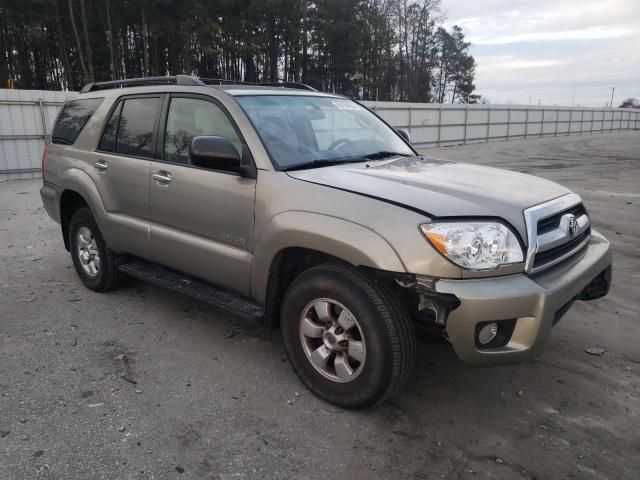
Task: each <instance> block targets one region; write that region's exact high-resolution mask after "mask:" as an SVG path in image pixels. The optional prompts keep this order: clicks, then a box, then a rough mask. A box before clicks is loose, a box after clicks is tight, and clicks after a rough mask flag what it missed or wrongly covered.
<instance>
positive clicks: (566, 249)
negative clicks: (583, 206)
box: [533, 229, 591, 269]
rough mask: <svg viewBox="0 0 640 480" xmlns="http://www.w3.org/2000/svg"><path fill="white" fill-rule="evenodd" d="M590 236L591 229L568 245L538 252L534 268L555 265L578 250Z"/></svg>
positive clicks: (564, 244)
mask: <svg viewBox="0 0 640 480" xmlns="http://www.w3.org/2000/svg"><path fill="white" fill-rule="evenodd" d="M590 236H591V229H587V230H586V231H584V232H582V233H581V234H580V235H578V236H577V237H575V238H573V239H571V240H569V241H568V242H567V243H563V244H562V245H559V246H557V247H554V248H552V249H550V250H546V251H544V252H538V253H537V254H536V256H535V259H534V261H533V268H534V269H538V268H541V267H544V266H545V265H548V264H550V263H553V262H554V261H555V260H557V259H559V258H562V257H563V256H565V255H567V254H568V253H571V251H572V250H573V249H575V248H577V247H578V246H579V245H580V244H581V243H583V242H584V241H585V240H587V239H588V238H589V237H590ZM573 253H578V251H577V250H576V251H575V252H573Z"/></svg>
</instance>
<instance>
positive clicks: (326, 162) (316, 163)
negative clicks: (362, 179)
mask: <svg viewBox="0 0 640 480" xmlns="http://www.w3.org/2000/svg"><path fill="white" fill-rule="evenodd" d="M367 160H368V159H367V158H364V157H362V158H355V159H351V158H349V159H345V158H336V159H320V160H311V161H310V162H302V163H296V164H294V165H289V166H288V167H284V168H283V169H282V171H283V172H290V171H292V170H305V169H307V168H318V167H329V166H331V165H338V164H340V163H351V162H366V161H367Z"/></svg>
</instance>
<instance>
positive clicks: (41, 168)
mask: <svg viewBox="0 0 640 480" xmlns="http://www.w3.org/2000/svg"><path fill="white" fill-rule="evenodd" d="M48 151H49V144H48V143H45V144H44V150H43V151H42V162H41V167H40V173H41V174H42V181H43V182H44V164H45V162H46V161H47V152H48Z"/></svg>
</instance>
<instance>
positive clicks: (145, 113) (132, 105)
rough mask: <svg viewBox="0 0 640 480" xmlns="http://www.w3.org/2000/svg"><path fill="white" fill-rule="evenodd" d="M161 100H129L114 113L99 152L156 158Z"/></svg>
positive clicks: (119, 105) (155, 98)
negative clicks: (154, 141)
mask: <svg viewBox="0 0 640 480" xmlns="http://www.w3.org/2000/svg"><path fill="white" fill-rule="evenodd" d="M159 108H160V98H157V97H146V98H129V99H125V100H124V101H121V102H120V103H119V104H118V106H117V107H116V109H115V110H114V111H113V113H112V115H111V118H110V119H109V122H108V123H107V126H106V128H105V130H104V133H103V135H102V139H101V140H100V145H99V147H98V148H99V149H100V150H103V151H107V152H114V153H122V154H125V155H133V156H135V157H152V156H153V137H154V131H155V121H156V116H157V113H158V109H159Z"/></svg>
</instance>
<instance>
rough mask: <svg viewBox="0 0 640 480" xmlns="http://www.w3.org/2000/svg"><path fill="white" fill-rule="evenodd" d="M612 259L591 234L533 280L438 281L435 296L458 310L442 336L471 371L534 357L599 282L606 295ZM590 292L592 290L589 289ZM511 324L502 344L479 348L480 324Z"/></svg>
mask: <svg viewBox="0 0 640 480" xmlns="http://www.w3.org/2000/svg"><path fill="white" fill-rule="evenodd" d="M611 262H612V255H611V250H610V247H609V242H608V241H607V239H606V238H604V237H603V236H602V235H601V234H599V233H598V232H596V231H592V237H591V241H590V242H589V244H588V246H587V247H586V248H585V249H584V250H583V251H582V252H580V253H578V254H577V255H575V256H574V257H572V258H571V259H569V260H567V261H565V262H563V263H562V264H560V265H558V266H556V267H553V268H551V269H549V270H547V271H544V272H541V273H539V274H536V275H532V276H528V275H525V274H518V275H510V276H505V277H497V278H483V279H473V280H447V279H441V280H438V281H437V282H436V284H435V289H436V291H437V292H438V293H442V294H449V295H454V296H455V297H456V298H457V299H458V300H459V302H460V305H459V306H458V307H457V308H455V309H454V310H453V311H451V312H450V313H449V315H448V318H447V320H446V332H447V335H448V337H449V340H450V342H451V344H452V345H453V348H454V350H455V352H456V354H457V355H458V357H459V358H460V359H461V360H462V361H463V362H465V363H467V364H471V365H500V364H509V363H517V362H522V361H525V360H528V359H531V358H534V357H536V356H537V355H538V354H539V353H540V352H541V349H542V346H543V344H544V342H545V340H546V338H547V337H548V335H549V332H550V330H551V328H552V327H553V325H554V324H555V323H556V322H557V320H559V317H560V316H562V314H564V313H565V312H566V310H567V309H568V307H569V306H570V305H571V302H572V301H573V300H576V299H580V298H588V297H592V298H593V297H595V296H594V295H592V294H591V295H588V294H587V293H586V292H589V288H587V287H588V286H589V285H590V284H591V282H592V280H594V279H596V277H599V276H600V277H599V278H600V279H601V280H604V281H606V288H605V289H604V291H602V292H601V293H600V294H599V295H597V296H603V295H604V294H606V293H607V291H608V287H609V285H610V283H611ZM590 288H591V287H590ZM499 320H511V321H512V322H511V323H510V324H511V325H512V326H513V321H515V325H514V326H513V331H512V333H511V335H510V337H509V339H508V341H506V343H505V344H504V345H502V346H497V347H494V348H481V347H479V346H478V343H477V341H476V326H477V324H478V323H481V322H488V321H499Z"/></svg>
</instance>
